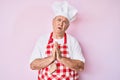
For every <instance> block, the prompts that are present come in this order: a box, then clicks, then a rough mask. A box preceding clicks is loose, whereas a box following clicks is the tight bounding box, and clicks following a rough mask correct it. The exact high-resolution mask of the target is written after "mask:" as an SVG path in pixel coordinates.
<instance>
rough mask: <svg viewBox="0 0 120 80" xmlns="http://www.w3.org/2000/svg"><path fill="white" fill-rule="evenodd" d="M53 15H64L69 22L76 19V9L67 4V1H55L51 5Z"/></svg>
mask: <svg viewBox="0 0 120 80" xmlns="http://www.w3.org/2000/svg"><path fill="white" fill-rule="evenodd" d="M52 8H53V11H54V14H55V16H60V15H61V16H64V17H66V18H67V19H68V20H69V21H70V22H72V21H74V20H75V19H76V14H77V12H78V11H77V9H76V8H74V7H73V6H71V5H70V4H68V2H67V1H63V2H55V3H54V4H53V6H52Z"/></svg>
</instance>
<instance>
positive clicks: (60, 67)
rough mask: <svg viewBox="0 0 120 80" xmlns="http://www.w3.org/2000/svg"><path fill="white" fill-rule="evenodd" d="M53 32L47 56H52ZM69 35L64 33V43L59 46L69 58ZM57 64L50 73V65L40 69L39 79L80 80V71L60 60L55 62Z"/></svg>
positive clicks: (62, 52) (62, 53)
mask: <svg viewBox="0 0 120 80" xmlns="http://www.w3.org/2000/svg"><path fill="white" fill-rule="evenodd" d="M52 35H53V33H51V35H50V38H49V41H48V44H47V47H46V56H51V52H52V48H53V38H52ZM66 44H67V35H66V33H65V34H64V44H63V45H61V44H60V46H59V49H60V51H61V55H62V56H64V57H67V58H69V53H68V47H67V45H66ZM54 63H55V64H56V66H57V69H56V70H55V71H54V72H53V73H52V74H50V72H49V70H50V65H49V66H47V67H46V68H43V69H41V70H39V71H38V80H78V78H79V75H78V72H76V71H74V70H72V69H70V68H68V67H66V66H64V64H62V63H60V62H59V61H57V60H56V61H55V62H54Z"/></svg>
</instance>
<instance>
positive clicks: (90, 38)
mask: <svg viewBox="0 0 120 80" xmlns="http://www.w3.org/2000/svg"><path fill="white" fill-rule="evenodd" d="M54 1H56V0H0V80H37V71H32V70H30V68H29V63H28V62H29V58H30V55H31V52H32V50H33V47H34V45H35V42H36V41H37V39H38V38H39V36H41V35H43V34H45V33H49V32H51V31H52V25H51V20H52V17H53V12H52V9H51V5H52V3H53V2H54ZM61 1H62V0H61ZM68 1H69V2H70V3H71V4H72V5H74V6H75V7H76V8H77V9H78V11H79V14H78V18H77V20H76V22H73V23H71V26H70V27H69V29H68V31H67V32H68V33H70V34H71V35H73V36H75V37H76V38H77V39H78V40H79V42H80V43H81V46H82V50H83V54H84V56H85V59H86V64H85V70H84V71H83V72H80V80H120V58H119V57H120V46H119V45H120V42H119V41H120V35H119V34H120V0H68Z"/></svg>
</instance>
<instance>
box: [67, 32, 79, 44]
mask: <svg viewBox="0 0 120 80" xmlns="http://www.w3.org/2000/svg"><path fill="white" fill-rule="evenodd" d="M67 38H68V41H70V42H78V40H77V39H76V38H75V37H74V36H72V35H70V34H67Z"/></svg>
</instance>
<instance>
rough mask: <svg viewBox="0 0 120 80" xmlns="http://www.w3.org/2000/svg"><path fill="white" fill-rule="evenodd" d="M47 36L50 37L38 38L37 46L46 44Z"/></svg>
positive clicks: (45, 35) (42, 36)
mask: <svg viewBox="0 0 120 80" xmlns="http://www.w3.org/2000/svg"><path fill="white" fill-rule="evenodd" d="M49 35H50V34H44V35H41V36H40V37H39V38H38V40H37V44H44V43H47V42H48V39H49Z"/></svg>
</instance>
